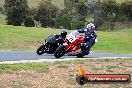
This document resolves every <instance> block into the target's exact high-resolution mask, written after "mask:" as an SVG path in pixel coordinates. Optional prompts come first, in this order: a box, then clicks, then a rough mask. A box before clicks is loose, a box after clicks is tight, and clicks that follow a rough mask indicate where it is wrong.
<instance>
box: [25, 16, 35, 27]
mask: <svg viewBox="0 0 132 88" xmlns="http://www.w3.org/2000/svg"><path fill="white" fill-rule="evenodd" d="M24 25H25V26H26V27H34V26H35V23H34V20H33V19H32V18H31V17H27V18H26V19H25V22H24Z"/></svg>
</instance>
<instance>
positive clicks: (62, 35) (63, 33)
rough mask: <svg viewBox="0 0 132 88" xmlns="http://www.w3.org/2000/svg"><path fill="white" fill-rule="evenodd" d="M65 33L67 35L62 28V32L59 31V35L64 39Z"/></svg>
mask: <svg viewBox="0 0 132 88" xmlns="http://www.w3.org/2000/svg"><path fill="white" fill-rule="evenodd" d="M66 35H67V32H66V30H62V32H61V33H60V36H61V37H62V38H64V39H65V38H66Z"/></svg>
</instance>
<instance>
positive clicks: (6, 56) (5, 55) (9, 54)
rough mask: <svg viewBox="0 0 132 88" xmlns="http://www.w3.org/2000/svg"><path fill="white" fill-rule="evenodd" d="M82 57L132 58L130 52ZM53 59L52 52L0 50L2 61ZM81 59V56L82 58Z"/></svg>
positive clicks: (93, 54) (0, 60)
mask: <svg viewBox="0 0 132 88" xmlns="http://www.w3.org/2000/svg"><path fill="white" fill-rule="evenodd" d="M67 58H72V59H76V56H67V55H65V56H63V57H61V58H60V59H62V60H63V59H67ZM84 58H99V59H101V58H104V59H105V58H132V54H112V53H94V52H90V54H89V55H86V56H85V57H84ZM40 59H41V60H43V61H44V60H54V59H56V58H55V57H54V55H53V54H43V55H37V54H36V52H35V51H0V62H3V61H22V60H40ZM82 59H83V58H82ZM58 60H59V59H58Z"/></svg>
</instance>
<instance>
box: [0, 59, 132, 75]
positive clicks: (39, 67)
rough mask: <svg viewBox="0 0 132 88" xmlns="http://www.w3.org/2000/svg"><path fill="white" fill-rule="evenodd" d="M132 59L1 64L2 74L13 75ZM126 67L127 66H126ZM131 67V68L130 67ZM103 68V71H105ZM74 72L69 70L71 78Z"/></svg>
mask: <svg viewBox="0 0 132 88" xmlns="http://www.w3.org/2000/svg"><path fill="white" fill-rule="evenodd" d="M131 60H132V58H124V59H123V58H122V59H120V58H118V59H109V60H108V61H106V59H85V60H77V61H76V60H74V61H59V62H58V61H56V62H43V63H35V62H34V63H22V64H0V73H11V72H13V71H21V70H36V71H37V72H48V69H49V68H50V66H56V67H57V68H63V69H69V65H70V64H74V65H77V66H80V63H78V62H83V63H85V64H83V65H87V64H86V63H87V62H95V63H96V62H98V63H101V62H105V63H107V62H115V61H116V62H128V61H131ZM124 67H125V66H124ZM129 67H130V66H129ZM103 68H105V69H108V70H110V69H113V68H121V67H120V66H118V65H117V64H115V65H114V66H112V65H107V66H105V67H103ZM103 68H102V69H103ZM72 73H73V70H68V74H69V76H71V77H72V76H73V75H72Z"/></svg>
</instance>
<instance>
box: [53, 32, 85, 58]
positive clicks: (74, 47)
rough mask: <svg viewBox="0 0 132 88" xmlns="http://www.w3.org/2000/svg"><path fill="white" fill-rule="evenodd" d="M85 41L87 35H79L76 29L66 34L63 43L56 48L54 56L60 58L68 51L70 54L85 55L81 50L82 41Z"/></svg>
mask: <svg viewBox="0 0 132 88" xmlns="http://www.w3.org/2000/svg"><path fill="white" fill-rule="evenodd" d="M84 41H85V37H84V36H81V35H79V32H78V31H77V30H75V31H73V32H71V33H70V34H69V35H67V36H66V39H65V40H64V43H63V45H60V46H59V47H58V48H57V49H56V51H55V53H54V56H55V57H56V58H60V57H62V56H63V55H64V54H66V53H67V54H68V55H69V56H77V57H79V58H80V57H83V56H84V54H83V52H82V50H81V47H80V43H84Z"/></svg>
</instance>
